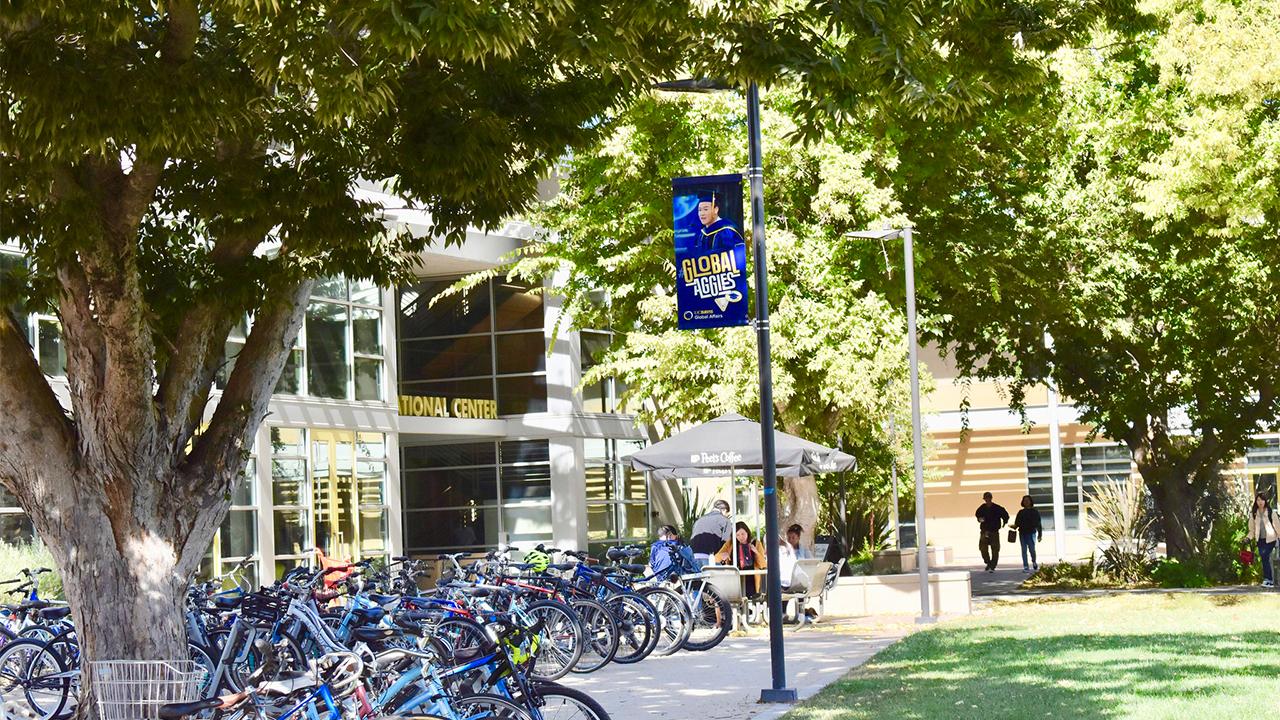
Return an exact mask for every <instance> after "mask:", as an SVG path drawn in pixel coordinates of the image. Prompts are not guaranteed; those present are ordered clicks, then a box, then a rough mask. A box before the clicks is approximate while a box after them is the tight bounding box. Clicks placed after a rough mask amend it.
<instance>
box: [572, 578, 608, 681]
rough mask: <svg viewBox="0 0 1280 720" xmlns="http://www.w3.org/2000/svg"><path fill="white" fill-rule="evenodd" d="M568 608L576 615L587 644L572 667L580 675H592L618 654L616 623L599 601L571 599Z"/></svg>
mask: <svg viewBox="0 0 1280 720" xmlns="http://www.w3.org/2000/svg"><path fill="white" fill-rule="evenodd" d="M569 606H570V607H572V608H573V609H574V611H576V612H577V613H578V619H579V620H581V621H582V629H583V631H584V632H585V633H586V636H587V642H586V643H585V644H584V645H583V646H582V657H580V658H579V659H578V662H577V664H575V665H574V666H573V672H575V673H578V674H580V675H585V674H586V673H592V672H595V671H596V670H599V669H600V668H602V667H604V666H605V665H608V664H609V663H610V662H612V661H613V656H614V655H616V654H617V653H618V623H617V622H616V621H614V619H613V613H611V612H610V611H609V608H607V607H605V606H604V604H603V603H601V602H600V601H599V600H595V599H592V598H581V597H580V598H572V599H570V600H569Z"/></svg>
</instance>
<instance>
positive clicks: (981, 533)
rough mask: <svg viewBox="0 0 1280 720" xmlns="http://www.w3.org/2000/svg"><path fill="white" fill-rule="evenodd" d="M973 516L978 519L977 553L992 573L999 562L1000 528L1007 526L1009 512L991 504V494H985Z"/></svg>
mask: <svg viewBox="0 0 1280 720" xmlns="http://www.w3.org/2000/svg"><path fill="white" fill-rule="evenodd" d="M973 516H974V517H976V518H977V519H978V552H980V553H982V561H983V562H984V563H986V564H987V572H989V573H993V572H995V571H996V565H997V564H998V563H999V562H1000V528H1002V527H1004V526H1005V525H1008V524H1009V511H1008V510H1005V509H1004V508H1002V507H1000V506H999V505H997V504H995V503H994V502H992V501H991V493H989V492H985V493H982V504H981V505H979V506H978V510H977V512H975V513H974V514H973Z"/></svg>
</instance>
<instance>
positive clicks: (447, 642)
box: [432, 617, 489, 655]
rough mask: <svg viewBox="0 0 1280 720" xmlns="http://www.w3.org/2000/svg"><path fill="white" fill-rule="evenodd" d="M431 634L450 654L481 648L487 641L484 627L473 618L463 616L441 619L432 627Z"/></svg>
mask: <svg viewBox="0 0 1280 720" xmlns="http://www.w3.org/2000/svg"><path fill="white" fill-rule="evenodd" d="M432 635H433V636H434V637H435V639H436V640H439V641H440V642H441V643H443V644H444V646H445V647H446V648H447V649H448V651H449V654H450V655H456V654H457V653H460V652H464V651H467V650H473V649H475V648H482V647H484V646H485V645H487V644H488V643H489V638H488V636H487V635H485V633H484V628H482V627H480V624H479V623H477V622H476V621H474V620H468V619H467V618H464V617H450V618H445V619H444V620H441V621H440V622H439V624H437V625H436V626H435V627H434V628H433V629H432Z"/></svg>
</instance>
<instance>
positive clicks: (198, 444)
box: [183, 280, 313, 552]
mask: <svg viewBox="0 0 1280 720" xmlns="http://www.w3.org/2000/svg"><path fill="white" fill-rule="evenodd" d="M312 284H313V281H311V280H304V281H301V282H298V283H292V284H288V285H285V286H282V287H278V288H275V289H272V290H269V291H268V295H267V298H266V300H265V301H264V302H263V305H262V309H261V310H260V311H259V313H258V315H257V317H256V319H255V322H254V324H253V329H252V330H251V331H250V332H249V337H248V338H246V340H245V345H244V349H243V350H241V351H240V355H239V357H237V358H236V367H235V370H233V371H232V373H231V377H230V379H229V380H228V381H227V388H226V390H224V391H223V393H222V398H221V399H220V400H219V401H218V407H217V409H216V410H214V413H213V419H212V420H211V421H210V422H209V427H208V429H207V430H206V431H205V432H204V433H203V434H202V435H200V436H199V437H198V438H196V441H195V447H194V448H193V449H192V452H191V454H190V455H189V456H188V457H187V461H186V463H184V465H185V467H184V469H183V474H184V475H185V476H187V477H188V478H190V479H191V480H192V481H193V482H194V483H196V484H197V486H198V487H199V488H200V489H201V490H202V495H203V497H201V498H200V499H199V501H200V502H201V504H204V503H206V502H218V501H220V500H221V498H222V496H223V495H225V494H226V493H228V492H230V490H231V486H232V483H233V482H234V480H235V479H236V477H237V476H238V475H239V473H240V468H241V465H242V464H243V462H244V458H245V457H246V456H247V454H248V452H249V448H250V447H252V445H253V434H254V433H255V432H256V431H257V428H258V425H259V424H260V423H261V422H262V419H263V418H264V417H266V413H267V404H268V402H269V401H270V399H271V393H272V391H273V390H274V389H275V386H276V381H278V380H279V379H280V373H281V372H282V371H283V370H284V365H285V362H286V361H287V359H288V357H289V353H290V352H291V351H292V349H293V341H294V339H295V338H296V337H297V336H298V330H299V329H300V328H301V327H302V320H303V318H304V317H305V316H306V309H307V298H309V297H310V295H311V286H312ZM201 552H203V550H202V551H201Z"/></svg>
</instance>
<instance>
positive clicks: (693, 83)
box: [653, 78, 736, 93]
mask: <svg viewBox="0 0 1280 720" xmlns="http://www.w3.org/2000/svg"><path fill="white" fill-rule="evenodd" d="M653 87H654V89H656V90H663V91H665V92H679V93H713V92H723V91H725V90H735V89H736V88H734V87H733V86H732V85H730V84H729V83H727V82H725V81H724V80H718V79H716V78H687V79H685V80H666V81H663V82H657V83H654V84H653Z"/></svg>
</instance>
